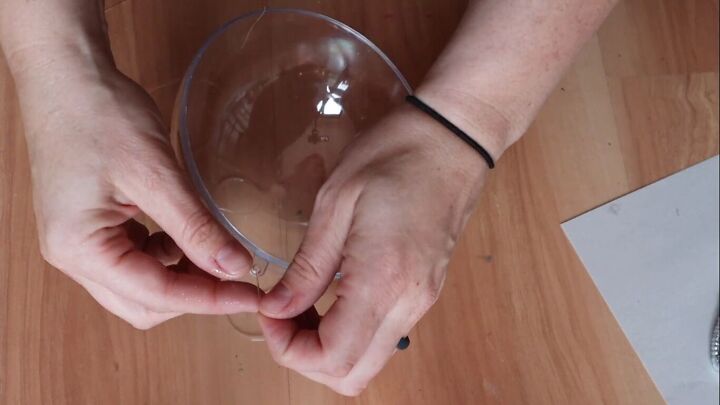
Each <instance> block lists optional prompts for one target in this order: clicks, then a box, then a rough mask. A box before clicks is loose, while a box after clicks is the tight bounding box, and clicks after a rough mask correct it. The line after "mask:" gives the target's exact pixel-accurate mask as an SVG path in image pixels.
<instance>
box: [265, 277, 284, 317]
mask: <svg viewBox="0 0 720 405" xmlns="http://www.w3.org/2000/svg"><path fill="white" fill-rule="evenodd" d="M291 300H292V291H290V289H289V288H287V287H286V286H285V284H283V283H279V284H278V285H276V286H275V287H273V289H272V291H270V292H269V293H268V295H267V296H265V297H264V299H263V300H262V303H261V306H262V310H263V312H266V313H268V314H271V315H272V314H278V313H280V312H281V311H282V310H283V309H285V307H287V306H288V304H290V301H291Z"/></svg>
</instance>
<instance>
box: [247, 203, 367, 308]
mask: <svg viewBox="0 0 720 405" xmlns="http://www.w3.org/2000/svg"><path fill="white" fill-rule="evenodd" d="M355 200H356V196H354V195H352V193H345V194H342V193H331V195H328V194H323V193H320V194H318V197H317V199H316V201H315V207H314V208H313V213H312V216H311V218H310V224H309V225H308V229H307V231H306V233H305V237H304V239H303V242H302V244H301V246H300V249H299V250H298V253H297V254H296V255H295V258H294V259H293V262H292V263H291V264H290V267H289V268H288V270H287V272H285V275H284V276H283V278H282V279H281V280H280V282H279V283H278V284H277V285H276V286H275V287H273V289H272V290H271V291H270V292H269V293H268V294H267V295H265V297H263V299H262V300H261V301H260V311H261V312H262V313H264V314H265V315H268V316H270V317H274V318H292V317H294V316H297V315H299V314H301V313H302V312H304V311H305V310H307V309H308V308H310V307H312V306H313V304H315V302H317V300H318V299H319V298H320V297H321V296H322V294H323V293H324V292H325V290H326V289H327V287H328V285H329V284H330V282H332V280H333V278H334V277H335V273H336V272H337V270H338V267H339V266H340V262H341V260H342V251H343V246H344V245H345V241H346V239H347V234H348V232H349V230H350V226H351V224H352V215H353V210H354V202H355Z"/></svg>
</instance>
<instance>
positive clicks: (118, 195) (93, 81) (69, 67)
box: [13, 50, 258, 329]
mask: <svg viewBox="0 0 720 405" xmlns="http://www.w3.org/2000/svg"><path fill="white" fill-rule="evenodd" d="M29 52H35V50H31V51H29ZM43 56H44V57H43V59H42V60H43V61H44V62H43V63H44V64H29V63H27V61H28V60H31V59H33V58H31V57H29V56H27V55H23V57H24V58H23V65H24V66H27V67H25V68H18V65H19V64H18V63H14V64H13V66H14V68H15V69H14V74H15V79H16V85H17V88H18V94H19V96H20V101H21V108H22V113H23V117H24V123H25V129H26V137H27V140H28V150H29V152H30V157H31V166H32V178H33V194H34V206H35V214H36V218H37V225H38V233H39V240H40V246H41V251H42V253H43V256H44V257H45V258H46V260H47V261H48V262H50V263H51V264H53V265H54V266H55V267H57V268H59V269H60V270H62V271H63V272H64V273H65V274H67V275H68V276H70V277H71V278H72V279H73V280H75V281H77V282H78V283H80V284H81V285H82V286H83V287H85V289H86V290H87V291H88V292H89V293H90V294H91V295H92V296H93V297H94V298H95V299H96V300H97V301H98V302H99V303H100V304H101V305H102V306H104V307H105V308H107V309H108V310H109V311H111V312H112V313H114V314H115V315H117V316H119V317H121V318H122V319H124V320H126V321H128V322H129V323H131V324H132V325H133V326H135V327H137V328H140V329H146V328H149V327H152V326H154V325H156V324H158V323H160V322H163V321H165V320H168V319H170V318H173V317H176V316H178V315H180V314H183V313H198V314H224V313H236V312H241V311H253V312H254V311H256V310H257V304H258V298H257V293H256V291H255V287H253V286H250V285H247V284H244V283H239V282H222V281H221V280H220V279H219V278H223V279H232V278H238V277H241V276H242V275H243V274H245V273H246V272H247V271H248V270H249V268H250V265H251V263H252V259H251V257H250V255H249V253H248V252H247V251H246V250H245V249H243V248H242V246H241V245H240V244H239V243H238V242H236V241H235V240H234V239H233V238H232V236H230V235H229V234H228V233H227V232H225V230H224V229H223V228H222V227H221V226H220V225H219V224H217V223H216V222H215V221H214V220H213V218H212V217H211V216H210V214H209V213H208V212H207V210H206V209H205V207H204V206H203V205H202V203H201V202H200V201H199V200H198V199H197V198H196V197H195V196H194V194H193V190H192V189H191V187H190V185H189V184H188V183H187V182H186V180H185V179H184V176H183V174H182V173H181V171H180V169H179V167H178V166H177V165H176V163H175V160H174V158H173V155H172V151H171V148H170V146H169V143H168V140H167V139H166V131H165V128H164V127H163V124H162V123H161V119H160V116H159V112H158V110H157V108H156V106H155V105H154V103H153V102H152V100H151V99H150V97H149V96H148V95H147V94H146V93H145V92H144V91H143V90H142V89H141V88H140V87H139V86H138V85H137V84H135V83H134V82H132V81H131V80H129V79H127V78H126V77H125V76H123V75H122V74H121V73H119V72H118V71H116V70H115V68H114V67H113V66H112V64H111V63H97V60H101V59H102V56H99V57H98V56H97V55H90V57H88V55H76V54H74V53H73V52H70V53H67V52H65V53H61V54H59V55H57V54H53V55H52V56H48V55H47V54H45V55H43ZM48 61H49V62H48ZM141 212H144V213H145V214H147V215H148V216H149V217H150V218H152V219H153V220H154V221H155V222H156V223H157V224H158V225H159V226H160V227H161V228H162V229H163V230H165V232H166V233H165V232H158V233H154V234H152V235H149V233H148V229H147V228H146V227H145V226H143V225H141V224H140V223H139V222H137V221H135V220H134V219H133V218H134V217H135V216H137V215H138V214H140V213H141ZM183 252H184V253H185V255H186V256H187V258H189V259H190V260H187V259H183V260H181V261H180V263H179V264H175V263H178V260H179V259H180V258H181V256H182V255H183ZM190 261H192V263H191V262H190ZM193 263H194V264H193ZM200 269H202V270H204V271H201V270H200ZM208 273H209V274H208ZM210 274H212V276H211V275H210Z"/></svg>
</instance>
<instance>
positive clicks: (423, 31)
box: [0, 0, 718, 404]
mask: <svg viewBox="0 0 720 405" xmlns="http://www.w3.org/2000/svg"><path fill="white" fill-rule="evenodd" d="M264 5H271V6H291V7H304V8H309V9H312V10H315V11H320V12H323V13H326V14H328V15H330V16H333V17H335V18H338V19H340V20H342V21H345V22H347V23H349V24H350V25H351V26H353V27H355V28H357V29H359V30H361V31H362V32H364V33H365V34H366V35H367V36H368V37H369V38H371V39H372V40H373V41H374V42H376V43H377V44H378V45H379V46H380V47H381V48H382V49H383V50H384V51H386V53H388V55H390V56H391V58H392V59H393V60H394V61H395V62H396V63H397V65H398V66H399V67H400V69H401V70H402V71H403V72H404V73H405V74H406V76H407V77H408V79H409V80H410V81H411V82H412V83H415V84H417V83H419V81H420V80H421V79H422V76H423V75H424V74H425V72H426V71H427V69H428V68H429V67H430V65H431V64H432V61H433V59H434V57H435V56H436V55H437V54H438V53H439V52H440V51H441V49H442V46H443V45H444V43H445V42H446V41H447V40H448V39H449V37H450V35H451V34H452V31H453V29H454V27H455V25H456V24H457V22H458V20H459V18H460V16H461V14H462V11H463V9H464V7H465V2H464V1H462V0H455V1H444V2H431V1H423V2H416V1H412V0H398V1H393V2H386V1H380V0H372V1H364V2H357V1H331V0H321V1H300V2H297V1H289V0H273V1H260V0H255V1H246V2H236V1H230V0H223V1H213V2H204V1H200V0H187V1H182V2H177V1H172V0H139V1H137V0H118V1H114V2H109V4H108V6H109V7H108V11H107V16H108V21H109V24H110V27H109V28H110V35H111V39H112V44H113V51H114V53H115V56H116V59H117V62H118V64H119V66H120V67H121V69H122V70H123V71H124V72H125V73H126V74H128V75H129V76H130V77H132V78H134V79H136V80H138V81H139V82H140V83H141V84H142V85H143V86H145V88H146V89H148V90H149V91H150V93H151V95H152V96H153V98H154V99H155V100H156V102H157V103H158V105H159V107H160V109H161V111H162V113H163V116H164V117H165V119H166V120H168V121H169V119H170V115H171V112H172V105H173V102H174V98H175V94H176V91H177V87H178V85H179V81H180V78H181V77H182V74H183V72H184V70H185V68H186V66H187V65H188V63H189V61H190V59H191V58H192V55H193V53H194V52H195V50H196V49H197V48H198V47H199V46H200V44H201V43H202V42H203V41H204V39H205V38H206V37H207V35H208V34H209V33H210V32H212V31H213V30H214V29H215V28H216V27H217V26H218V25H220V24H221V23H222V22H223V21H225V20H227V19H228V18H230V17H232V16H235V15H239V14H241V13H244V12H247V11H249V10H251V9H256V8H259V7H262V6H264ZM717 14H718V3H717V1H716V0H693V1H688V2H677V1H672V0H664V1H661V2H655V1H650V0H627V1H625V2H623V3H621V4H620V6H619V7H618V8H617V9H616V10H615V11H614V12H613V14H612V15H611V17H610V18H609V20H608V21H607V23H606V24H605V25H604V26H603V28H602V29H601V30H600V32H599V34H598V35H597V36H596V37H595V38H593V40H592V41H591V42H590V43H589V44H588V46H587V47H586V49H585V50H584V51H583V53H582V54H581V55H580V57H579V58H578V60H577V62H576V63H575V65H574V66H573V68H572V69H571V71H570V72H568V74H567V75H566V77H565V79H564V80H563V82H562V83H561V84H560V85H559V86H558V89H557V90H556V92H555V93H554V94H553V95H552V97H551V98H550V100H549V101H548V103H547V105H546V106H545V107H544V108H543V110H542V112H541V114H540V116H539V117H538V119H537V120H536V122H535V123H534V124H533V126H532V128H531V129H530V131H529V132H528V134H527V136H526V137H525V138H524V139H523V140H522V141H521V142H520V143H519V144H518V145H516V146H515V147H514V148H513V149H512V150H511V151H510V152H508V154H507V155H506V156H505V157H504V158H503V160H502V161H501V162H500V164H499V167H498V169H497V170H496V171H495V172H494V173H493V175H492V176H491V177H490V179H489V181H488V184H487V186H486V189H485V193H484V194H483V196H482V198H481V201H480V203H479V205H478V208H477V212H476V213H475V215H474V216H473V217H472V218H471V220H470V223H469V224H468V227H467V229H466V231H465V234H464V235H463V237H462V239H461V241H460V243H459V245H458V249H457V251H456V253H455V255H454V257H453V260H452V262H451V265H450V273H449V277H448V280H447V282H446V286H445V289H444V292H443V295H442V297H441V299H440V300H439V302H438V303H437V304H436V306H435V307H434V308H433V309H432V310H431V311H430V312H429V313H428V315H427V316H426V317H425V318H424V319H423V320H422V321H421V322H420V324H419V325H418V327H417V328H416V329H415V330H414V331H413V332H412V334H411V338H412V340H413V343H412V345H411V348H410V350H408V351H407V352H403V353H400V354H398V355H396V356H395V357H394V358H393V359H392V360H391V362H390V364H389V365H388V367H387V368H386V369H385V370H384V371H383V372H382V373H381V374H380V375H379V376H378V378H377V379H376V380H375V381H374V382H373V383H372V384H371V385H370V387H369V388H368V390H367V391H366V392H365V393H364V394H363V395H362V396H360V397H359V398H356V399H347V398H343V397H340V396H338V395H336V394H334V393H332V392H331V391H330V390H328V389H326V388H324V387H322V386H319V385H317V384H314V383H311V382H308V381H307V380H305V379H303V378H302V377H299V376H298V375H296V374H294V373H289V372H287V371H286V370H283V369H281V368H279V367H278V366H276V365H275V364H274V363H273V362H272V360H271V359H270V357H269V355H268V354H267V352H266V350H265V349H264V348H263V346H262V345H261V344H257V343H251V342H247V341H245V340H243V338H241V337H240V336H238V335H237V334H236V333H235V332H234V331H233V330H232V329H230V327H229V325H228V324H227V322H226V321H225V319H224V318H222V317H194V316H187V317H183V318H181V319H177V320H173V321H170V322H168V323H167V324H164V325H161V326H159V327H157V328H155V329H153V330H151V331H147V332H140V331H136V330H133V329H132V328H130V327H129V326H127V325H125V324H124V323H123V322H121V321H120V320H118V319H117V318H115V317H114V316H112V315H109V314H108V313H106V312H105V311H104V310H102V308H100V307H99V306H98V305H97V304H95V303H94V301H93V300H92V299H91V298H90V297H89V295H87V294H86V293H85V292H84V291H83V290H82V289H81V288H80V287H78V286H77V285H75V284H74V283H72V282H71V281H70V280H68V279H67V278H66V277H64V276H63V275H62V274H61V273H60V272H58V271H56V270H54V269H52V268H51V267H50V266H48V265H46V264H44V263H43V261H42V259H41V257H40V255H39V251H38V248H37V238H36V236H35V227H34V220H33V216H32V209H31V193H30V178H29V168H28V161H27V157H26V155H25V145H24V142H23V139H22V125H21V123H20V116H19V111H18V107H17V102H16V100H15V96H14V89H13V85H12V80H11V78H10V77H9V74H8V72H7V69H6V67H5V66H4V64H2V63H0V168H1V169H0V303H1V304H0V308H2V311H0V402H1V403H8V404H15V403H23V404H35V403H38V404H39V403H61V404H63V403H69V404H78V403H122V404H127V403H153V404H155V403H159V404H165V403H167V404H170V403H172V404H182V403H188V404H190V403H192V404H194V403H220V404H222V403H228V404H230V403H245V402H250V401H252V402H254V403H260V404H265V403H267V404H285V403H295V404H307V403H312V404H320V403H322V404H335V403H338V404H342V403H359V404H377V403H392V404H438V403H453V404H455V403H457V404H465V403H507V404H515V403H533V404H534V403H547V404H563V403H568V404H576V403H582V404H593V403H633V404H635V403H638V404H644V403H648V404H649V403H662V399H661V398H660V396H659V394H658V392H657V390H656V389H655V387H654V386H653V383H652V381H651V380H650V379H649V377H648V375H647V373H646V372H645V370H644V369H643V367H642V364H641V363H640V361H639V359H638V358H637V356H636V355H635V353H634V351H633V350H632V348H631V347H630V345H629V344H628V342H627V340H626V339H625V337H624V335H623V333H622V331H621V330H620V329H619V327H618V325H617V323H616V322H615V320H614V318H613V317H612V315H611V314H610V312H609V311H608V308H607V306H606V305H605V303H604V301H603V299H602V297H601V296H600V295H599V293H598V292H597V290H596V289H595V287H594V285H593V284H592V281H591V279H590V278H589V277H588V275H587V273H586V272H585V270H584V269H583V267H582V265H581V263H580V262H579V260H578V259H577V257H576V255H575V253H574V251H573V250H572V248H571V246H570V244H569V243H568V242H567V240H566V239H565V237H564V235H563V234H562V231H561V229H560V227H559V223H560V222H562V221H563V220H565V219H567V218H569V217H572V216H574V215H577V214H579V213H581V212H583V211H585V210H587V209H590V208H592V207H594V206H596V205H598V204H601V203H603V202H605V201H607V200H609V199H612V198H615V197H617V196H619V195H622V194H624V193H626V192H629V191H631V190H633V189H636V188H638V187H641V186H643V185H645V184H648V183H649V182H652V181H654V180H656V179H658V178H661V177H664V176H666V175H668V174H671V173H673V172H675V171H677V170H680V169H682V168H684V167H687V166H689V165H691V164H693V163H695V162H697V161H700V160H703V159H705V158H707V157H709V156H712V155H713V154H717V153H718V124H717V123H718V113H717V111H718V92H717V88H718V64H717V59H718V50H717V48H718V23H717Z"/></svg>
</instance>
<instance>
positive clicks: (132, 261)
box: [88, 250, 259, 314]
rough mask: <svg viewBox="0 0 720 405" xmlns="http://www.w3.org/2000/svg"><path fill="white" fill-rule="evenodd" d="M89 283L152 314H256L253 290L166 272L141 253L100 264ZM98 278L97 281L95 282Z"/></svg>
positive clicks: (207, 278) (131, 251) (235, 283)
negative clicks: (107, 290) (100, 268)
mask: <svg viewBox="0 0 720 405" xmlns="http://www.w3.org/2000/svg"><path fill="white" fill-rule="evenodd" d="M104 264H105V265H106V268H107V269H108V270H107V271H106V272H97V273H90V274H89V276H88V278H90V277H91V276H92V277H95V278H94V279H92V281H94V282H96V283H98V284H102V285H104V286H106V287H107V288H110V289H112V291H113V292H115V293H116V294H118V295H120V296H122V297H125V298H127V299H130V300H132V301H135V302H137V303H139V304H141V305H143V306H145V307H147V308H149V309H151V310H153V311H156V312H181V313H193V314H232V313H238V312H256V311H257V307H258V301H259V299H258V296H257V291H256V288H255V286H252V285H250V284H246V283H240V282H224V281H221V280H218V279H213V278H210V277H208V276H198V275H195V274H190V273H181V272H173V271H169V270H168V269H167V268H166V267H165V266H163V265H162V264H160V262H158V261H157V260H156V259H155V258H154V257H152V256H150V255H148V254H147V253H145V252H142V251H138V250H130V251H128V252H126V253H124V254H123V255H121V256H120V257H116V258H114V259H113V260H111V261H108V262H107V263H104ZM97 278H100V279H97Z"/></svg>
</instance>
